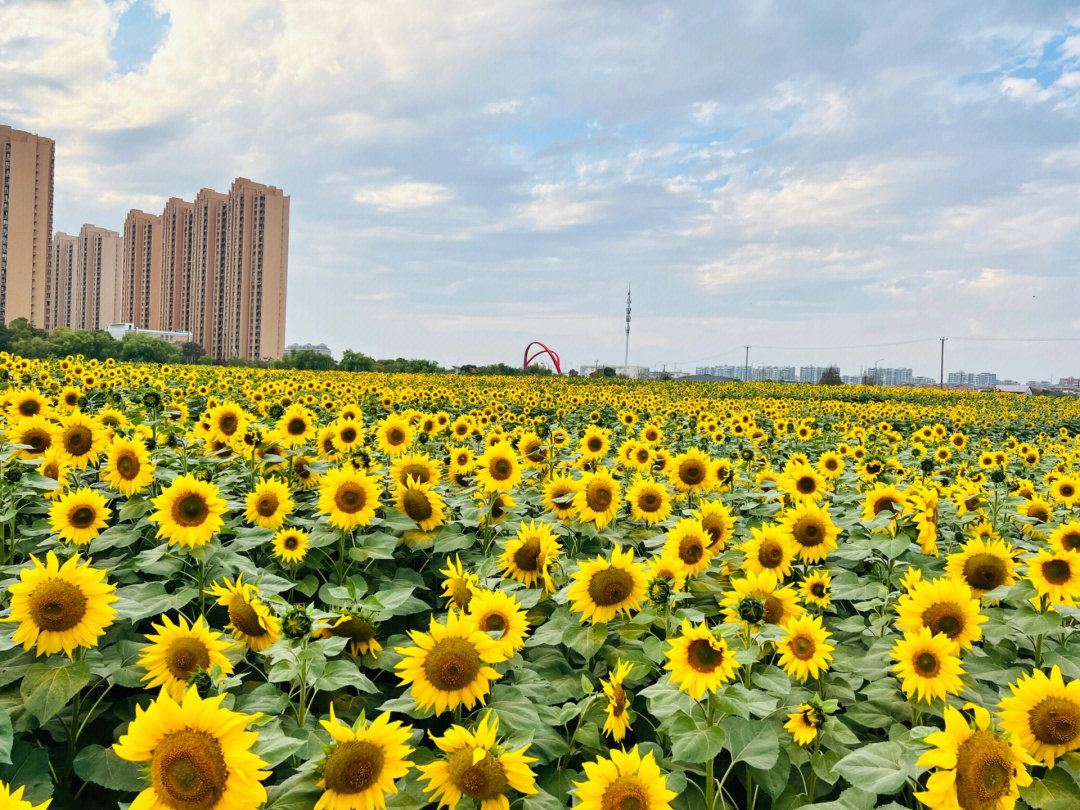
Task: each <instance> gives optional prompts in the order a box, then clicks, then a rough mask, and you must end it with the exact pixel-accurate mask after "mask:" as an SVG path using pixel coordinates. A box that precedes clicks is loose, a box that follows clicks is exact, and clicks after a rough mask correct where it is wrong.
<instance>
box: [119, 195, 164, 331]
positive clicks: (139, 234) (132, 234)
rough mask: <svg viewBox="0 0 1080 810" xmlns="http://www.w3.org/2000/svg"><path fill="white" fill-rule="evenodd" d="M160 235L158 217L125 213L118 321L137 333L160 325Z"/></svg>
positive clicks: (132, 211)
mask: <svg viewBox="0 0 1080 810" xmlns="http://www.w3.org/2000/svg"><path fill="white" fill-rule="evenodd" d="M161 235H162V226H161V217H159V216H155V215H153V214H147V213H146V212H145V211H137V210H135V209H132V210H131V211H129V212H128V215H127V219H126V220H125V221H124V262H123V275H122V280H121V288H122V289H121V297H120V319H119V320H120V321H121V322H123V323H130V324H134V325H135V326H136V327H137V328H139V329H158V328H159V327H158V324H160V323H161V242H162V239H161Z"/></svg>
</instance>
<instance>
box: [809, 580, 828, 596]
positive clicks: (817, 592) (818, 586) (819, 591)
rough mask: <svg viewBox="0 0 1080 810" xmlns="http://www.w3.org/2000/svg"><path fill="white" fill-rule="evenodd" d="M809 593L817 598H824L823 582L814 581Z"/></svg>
mask: <svg viewBox="0 0 1080 810" xmlns="http://www.w3.org/2000/svg"><path fill="white" fill-rule="evenodd" d="M810 593H812V594H813V595H814V596H816V597H817V598H818V599H824V598H825V583H824V582H815V583H814V584H813V585H811V586H810Z"/></svg>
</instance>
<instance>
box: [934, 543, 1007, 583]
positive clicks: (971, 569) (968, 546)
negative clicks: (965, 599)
mask: <svg viewBox="0 0 1080 810" xmlns="http://www.w3.org/2000/svg"><path fill="white" fill-rule="evenodd" d="M1015 560H1016V552H1015V551H1014V550H1013V547H1012V546H1011V545H1009V544H1008V543H1006V542H1004V541H1002V540H989V541H988V540H985V539H982V538H975V539H974V540H968V541H967V542H966V543H964V545H963V546H962V547H961V548H960V551H958V552H956V553H954V554H950V555H949V556H948V558H947V562H946V564H945V571H946V573H948V574H950V575H951V576H953V577H955V578H957V579H960V580H963V581H964V582H966V583H967V585H968V587H969V588H971V590H972V591H974V592H975V594H976V595H979V596H981V595H983V594H985V593H987V592H989V591H992V590H994V589H995V588H1000V587H1001V586H1006V587H1008V586H1010V585H1013V584H1015V583H1016V578H1015V577H1014V576H1013V571H1014V570H1015V568H1016V561H1015Z"/></svg>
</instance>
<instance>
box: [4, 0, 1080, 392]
mask: <svg viewBox="0 0 1080 810" xmlns="http://www.w3.org/2000/svg"><path fill="white" fill-rule="evenodd" d="M845 6H846V7H845ZM0 122H3V123H8V124H12V125H14V126H16V127H19V128H23V129H30V130H32V131H35V132H37V133H40V134H43V135H47V136H49V137H52V138H55V139H56V142H57V154H56V204H55V224H56V229H57V230H65V231H74V230H77V229H78V227H79V226H80V225H81V224H82V223H83V222H92V223H94V224H97V225H102V226H107V227H111V228H115V229H119V228H120V227H121V226H122V223H123V218H124V215H125V214H126V212H127V210H128V209H129V208H132V207H140V208H144V209H147V210H151V211H156V210H158V209H159V208H160V207H161V206H162V205H163V203H164V200H165V198H167V197H169V196H172V195H177V196H183V197H186V198H189V199H190V198H192V197H193V196H194V194H195V193H196V192H197V191H198V189H199V188H201V187H204V186H208V187H212V188H218V189H223V190H224V189H227V187H228V185H229V183H230V182H231V180H232V178H233V177H235V176H237V175H244V176H248V177H251V178H252V179H255V180H258V181H260V182H265V183H270V184H273V185H277V186H280V187H282V188H283V189H285V191H286V193H288V194H289V195H291V198H292V223H291V250H290V258H289V264H290V266H289V271H290V272H289V287H290V289H289V307H288V324H287V329H288V338H289V341H290V342H291V341H302V342H306V341H313V342H326V343H327V344H329V345H330V346H331V347H332V348H333V349H334V350H335V352H340V351H341V350H342V349H344V348H347V347H352V348H355V349H359V350H362V351H365V352H366V353H368V354H372V355H375V356H380V357H384V356H399V355H402V356H410V357H428V358H432V359H435V360H438V361H440V362H443V363H445V364H451V363H463V362H470V361H471V362H496V361H504V362H508V363H515V362H520V355H521V350H522V348H523V347H524V344H525V343H527V342H528V341H529V340H532V339H534V338H535V339H540V340H543V341H545V342H547V343H549V344H550V345H551V346H552V347H553V348H555V349H556V350H557V351H559V353H560V354H561V355H562V356H563V360H564V364H565V365H574V366H576V365H580V364H582V363H587V362H592V361H594V360H595V359H600V360H602V361H606V362H609V363H621V362H622V353H623V318H624V314H623V310H624V306H625V293H626V285H627V283H628V282H629V283H631V284H632V285H633V297H634V304H633V307H634V314H633V326H632V333H631V346H630V362H631V363H632V364H641V365H655V366H657V367H660V366H662V365H664V364H666V365H667V367H668V368H672V367H674V366H678V367H679V368H684V369H685V368H689V369H691V370H692V369H693V367H694V366H697V365H712V364H721V363H741V362H742V360H743V357H744V349H743V346H744V345H745V344H750V345H751V346H752V347H753V348H751V354H750V357H751V363H752V364H757V363H777V364H779V363H783V364H791V365H796V366H798V365H800V364H824V363H827V362H830V361H836V362H839V363H840V364H841V366H842V368H843V370H844V372H845V373H854V372H857V371H858V368H859V367H860V366H872V365H873V364H874V363H875V361H877V362H879V364H880V365H883V366H913V367H914V368H915V373H916V374H926V375H931V374H932V375H934V376H936V374H937V364H938V349H939V344H938V343H937V340H936V338H937V337H938V336H940V335H948V336H950V337H952V338H954V339H953V340H950V341H949V342H948V343H947V344H946V371H950V370H956V369H958V368H963V369H966V370H982V369H989V370H994V371H997V372H998V373H999V374H1001V375H1003V376H1012V377H1016V378H1020V379H1031V378H1036V379H1042V378H1046V377H1048V376H1049V375H1051V374H1053V375H1055V376H1060V375H1065V374H1073V375H1077V374H1080V308H1078V307H1077V306H1076V303H1077V301H1078V294H1080V7H1078V6H1077V5H1076V4H1074V3H1064V2H1059V1H1058V0H1052V1H1050V0H1047V1H1046V2H1039V1H1038V0H1026V2H1023V3H1016V2H1009V1H1008V0H998V2H989V1H988V2H979V3H970V2H943V1H942V0H936V1H935V2H925V3H924V2H904V3H897V2H853V3H849V4H841V3H837V2H834V0H826V1H824V2H811V1H809V0H790V2H747V3H728V2H691V1H689V0H678V1H677V2H676V1H674V0H673V2H667V3H653V2H633V3H628V2H625V1H624V0H610V2H609V1H607V0H565V1H564V0H550V1H549V2H536V1H534V0H467V1H466V2H454V1H453V0H440V1H439V2H387V1H386V0H341V2H310V0H306V1H305V2H302V3H301V2H294V1H292V0H234V1H233V2H228V3H223V2H221V0H135V1H134V2H130V1H129V0H116V2H106V1H105V0H41V1H40V2H33V1H32V0H7V2H3V3H0ZM960 338H964V340H960ZM973 338H979V339H980V340H973ZM988 338H993V339H994V340H987V339H988ZM1001 338H1070V339H1073V341H1076V342H1068V341H1059V342H1042V343H1017V342H1010V341H1004V340H1000V339H1001ZM914 341H921V342H914ZM883 344H894V345H883ZM840 347H853V348H840Z"/></svg>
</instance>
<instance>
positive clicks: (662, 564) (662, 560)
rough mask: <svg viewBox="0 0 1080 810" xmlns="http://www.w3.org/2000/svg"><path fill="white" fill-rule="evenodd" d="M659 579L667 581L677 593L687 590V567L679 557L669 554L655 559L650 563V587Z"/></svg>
mask: <svg viewBox="0 0 1080 810" xmlns="http://www.w3.org/2000/svg"><path fill="white" fill-rule="evenodd" d="M658 579H662V580H665V581H666V582H667V583H668V586H669V588H670V589H671V590H672V591H675V592H676V593H677V592H679V591H683V590H685V589H686V566H685V565H683V562H682V560H680V559H679V558H678V556H677V555H672V554H668V553H667V552H665V553H663V554H660V555H659V556H656V557H653V558H652V560H651V561H650V562H649V583H650V586H649V587H651V583H653V582H655V581H656V580H658ZM647 592H648V591H647Z"/></svg>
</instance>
